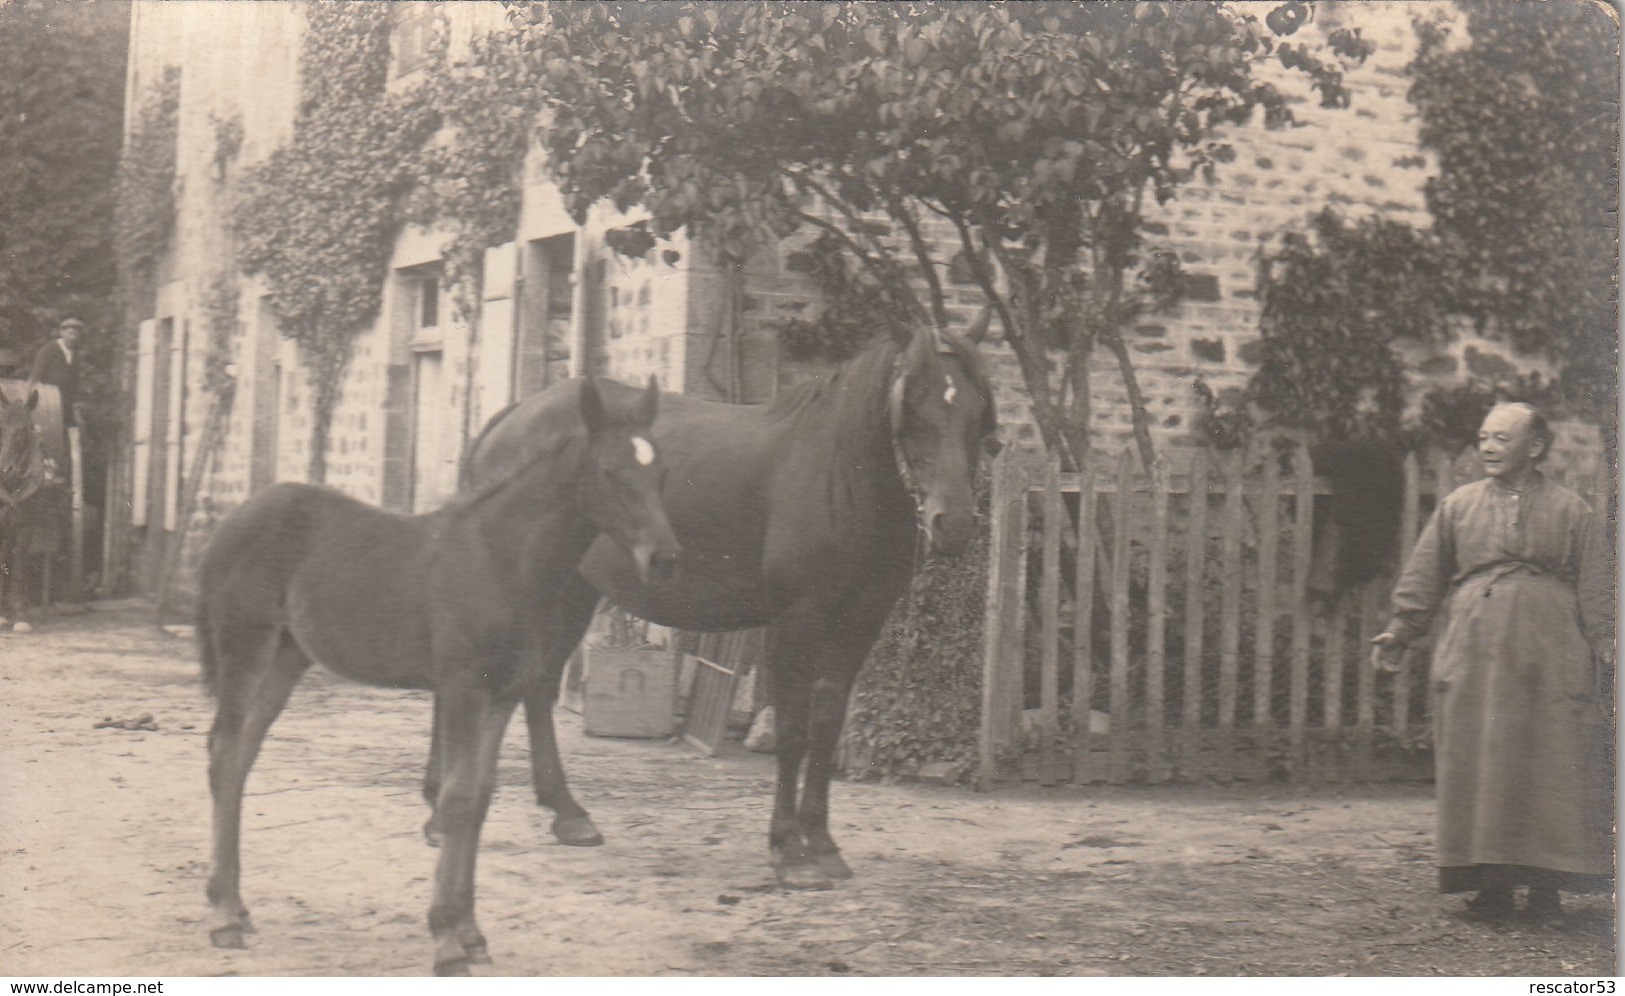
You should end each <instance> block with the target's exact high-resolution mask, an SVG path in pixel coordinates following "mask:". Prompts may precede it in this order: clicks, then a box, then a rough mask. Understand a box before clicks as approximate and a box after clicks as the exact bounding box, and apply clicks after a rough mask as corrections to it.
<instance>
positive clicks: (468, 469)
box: [457, 401, 519, 491]
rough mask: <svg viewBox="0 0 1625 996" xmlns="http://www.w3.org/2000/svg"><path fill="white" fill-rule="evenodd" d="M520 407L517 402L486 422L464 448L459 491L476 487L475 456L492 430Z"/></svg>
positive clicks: (460, 462)
mask: <svg viewBox="0 0 1625 996" xmlns="http://www.w3.org/2000/svg"><path fill="white" fill-rule="evenodd" d="M518 407H519V402H517V401H515V402H513V403H512V404H510V405H508V407H506V408H504V409H502V410H501V411H499V412H497V413H496V414H495V415H492V416H491V418H490V421H488V422H486V423H485V427H484V428H482V429H481V430H480V432H479V435H477V436H475V437H474V439H473V441H472V442H470V443H469V444H468V446H467V447H465V448H464V450H463V458H462V459H461V460H459V461H458V462H457V490H459V491H467V490H469V489H470V488H472V487H473V486H474V454H475V453H478V452H479V449H480V444H481V443H483V442H485V437H486V436H489V435H490V434H491V430H492V429H495V428H496V427H497V423H498V422H501V421H502V420H503V419H505V418H507V417H508V416H509V415H510V414H512V413H513V410H514V409H515V408H518Z"/></svg>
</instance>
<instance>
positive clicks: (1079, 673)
mask: <svg viewBox="0 0 1625 996" xmlns="http://www.w3.org/2000/svg"><path fill="white" fill-rule="evenodd" d="M1098 536H1099V532H1098V531H1097V530H1096V528H1095V461H1094V455H1093V454H1092V453H1085V454H1084V455H1083V465H1082V466H1081V467H1079V468H1078V547H1077V551H1076V555H1077V581H1076V582H1075V583H1076V585H1077V590H1076V592H1075V593H1074V596H1075V597H1074V600H1073V606H1072V610H1073V613H1074V615H1073V618H1072V724H1073V736H1074V737H1076V739H1077V744H1076V760H1075V763H1074V768H1073V773H1072V779H1073V781H1076V782H1079V783H1086V782H1089V781H1093V780H1094V778H1095V770H1094V765H1093V763H1092V761H1093V751H1094V737H1093V736H1092V735H1091V734H1090V732H1089V717H1090V714H1091V713H1092V712H1093V711H1094V707H1095V666H1094V639H1095V546H1096V543H1097V541H1098Z"/></svg>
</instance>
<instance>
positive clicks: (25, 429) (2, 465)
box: [0, 391, 43, 510]
mask: <svg viewBox="0 0 1625 996" xmlns="http://www.w3.org/2000/svg"><path fill="white" fill-rule="evenodd" d="M38 403H39V392H38V391H29V392H28V400H27V401H16V402H12V401H7V400H6V395H5V392H3V391H0V510H3V509H4V508H6V507H8V506H10V505H14V504H16V503H17V502H20V501H22V500H23V499H24V498H26V497H28V496H29V494H31V493H33V491H34V490H35V489H36V488H38V487H39V485H40V483H41V478H42V476H43V475H42V473H41V466H42V465H41V461H40V448H39V438H38V436H37V434H36V433H35V430H34V406H35V405H37V404H38Z"/></svg>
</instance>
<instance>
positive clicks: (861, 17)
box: [516, 0, 1369, 463]
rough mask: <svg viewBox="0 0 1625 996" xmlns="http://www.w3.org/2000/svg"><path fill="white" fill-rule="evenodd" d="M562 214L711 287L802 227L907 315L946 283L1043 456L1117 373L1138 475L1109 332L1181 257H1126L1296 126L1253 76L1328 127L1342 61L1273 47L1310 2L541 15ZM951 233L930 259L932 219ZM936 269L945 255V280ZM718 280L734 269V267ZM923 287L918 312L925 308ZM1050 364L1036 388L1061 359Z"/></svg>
mask: <svg viewBox="0 0 1625 996" xmlns="http://www.w3.org/2000/svg"><path fill="white" fill-rule="evenodd" d="M517 14H518V16H516V21H517V22H518V23H519V24H520V25H521V31H522V33H523V35H524V44H525V45H526V47H527V51H528V52H529V54H530V58H531V59H532V63H533V66H534V67H535V70H536V73H537V76H538V86H539V88H540V89H541V91H542V93H543V95H544V100H545V104H546V106H545V110H544V123H543V126H542V129H541V133H540V134H541V140H542V142H543V144H544V145H545V147H546V151H547V155H548V162H549V168H550V170H551V171H552V173H553V176H554V178H555V179H556V181H557V182H558V184H559V186H560V188H561V190H562V191H563V194H564V197H565V200H566V203H567V204H568V205H569V207H570V208H571V210H572V211H573V212H574V214H575V215H576V217H577V220H578V221H584V220H585V216H586V214H587V212H588V210H589V209H591V208H592V207H593V206H594V205H596V204H598V203H599V202H601V201H605V200H607V201H608V202H610V203H612V204H613V205H615V206H616V207H617V208H621V209H623V210H624V209H631V208H634V207H637V208H642V209H644V210H645V211H646V212H647V214H648V217H647V219H646V220H645V221H642V222H639V223H637V224H636V225H634V226H632V227H631V228H630V230H629V231H627V232H625V233H623V236H622V239H621V240H620V242H619V245H620V246H621V247H622V248H624V249H627V250H630V251H632V252H643V251H646V250H648V249H650V248H652V247H653V246H654V245H655V244H656V243H657V242H658V241H660V240H663V239H666V238H668V237H669V236H672V235H673V234H675V233H677V232H679V231H683V232H686V233H687V234H688V235H690V236H695V237H698V239H700V240H701V242H702V243H703V244H705V245H708V246H710V247H711V248H712V249H713V250H714V251H715V252H716V253H718V254H719V256H720V258H721V261H722V262H724V263H725V264H730V263H731V264H737V263H738V262H740V261H742V260H743V259H745V258H746V257H748V256H749V255H751V254H752V253H753V252H755V251H759V250H760V249H761V248H763V247H764V246H769V245H773V244H774V243H775V242H776V241H777V240H780V239H782V238H784V237H786V236H788V235H790V234H792V233H794V232H796V231H798V230H801V229H807V228H811V229H814V230H817V232H819V233H820V235H821V237H823V238H825V239H827V240H831V241H832V242H833V243H835V244H838V245H839V246H840V247H841V248H842V249H843V250H844V251H845V252H846V253H847V254H848V257H849V259H851V260H852V261H853V262H854V265H855V266H856V267H858V268H859V272H860V273H861V274H862V276H863V278H864V279H866V280H867V281H868V282H869V283H870V284H871V285H873V286H875V287H878V288H880V289H881V291H882V293H883V294H884V295H885V296H886V298H887V299H888V300H889V301H890V303H891V306H892V308H893V309H894V311H895V312H896V313H897V314H898V315H899V316H903V317H906V318H907V319H908V320H911V321H913V322H916V323H920V324H928V325H930V324H934V325H938V326H944V325H946V324H947V321H948V318H947V310H946V308H947V298H946V294H945V293H944V289H943V275H944V272H945V271H946V270H947V268H948V267H949V266H950V265H958V266H961V267H963V268H964V269H965V270H966V271H968V273H969V274H970V276H971V277H972V279H973V280H974V281H975V283H976V284H978V285H979V286H980V287H981V289H982V291H983V293H984V294H986V296H987V298H988V301H989V302H990V304H991V306H992V307H993V308H994V310H995V311H996V313H997V314H998V316H999V318H1000V321H1001V323H1002V325H1003V326H1004V329H1005V338H1006V340H1007V341H1008V342H1009V344H1010V346H1011V347H1012V349H1013V351H1014V353H1015V356H1016V358H1017V360H1018V362H1019V364H1020V366H1021V370H1022V373H1023V376H1024V379H1025V382H1026V385H1027V387H1028V389H1029V391H1030V393H1031V398H1032V404H1033V411H1034V415H1035V418H1036V421H1037V423H1038V427H1039V430H1040V433H1041V435H1042V437H1043V440H1044V442H1045V444H1046V446H1048V447H1049V448H1050V449H1051V450H1052V451H1054V452H1058V453H1060V454H1061V455H1062V457H1063V459H1064V460H1065V461H1067V462H1069V463H1075V462H1076V460H1077V458H1078V456H1079V455H1080V454H1081V453H1082V452H1083V451H1084V450H1085V448H1086V447H1087V440H1088V437H1089V420H1090V414H1091V412H1090V395H1089V371H1090V367H1091V365H1092V363H1093V362H1094V357H1095V351H1096V348H1097V347H1104V349H1105V350H1106V351H1107V352H1108V353H1109V354H1110V355H1111V356H1112V357H1113V358H1114V359H1115V361H1116V364H1117V367H1118V369H1119V371H1120V372H1121V375H1122V376H1123V378H1124V381H1125V384H1126V386H1127V388H1128V392H1129V396H1130V399H1131V401H1132V403H1133V405H1134V422H1135V431H1136V438H1137V440H1138V442H1139V445H1140V450H1141V455H1142V457H1143V458H1144V459H1145V460H1146V461H1147V462H1149V461H1150V459H1151V457H1152V452H1151V440H1150V429H1149V418H1148V416H1147V414H1146V411H1145V406H1144V403H1143V399H1142V397H1141V394H1140V390H1139V386H1138V381H1137V379H1136V376H1135V372H1134V367H1133V363H1132V360H1131V358H1130V354H1129V351H1128V348H1127V345H1126V343H1125V341H1124V338H1123V330H1124V328H1125V327H1128V326H1130V325H1131V324H1132V322H1133V320H1134V317H1135V316H1136V315H1137V314H1139V313H1141V312H1143V311H1144V310H1146V309H1148V308H1152V307H1156V306H1158V305H1161V304H1167V303H1170V302H1171V301H1172V300H1173V299H1174V297H1175V293H1176V288H1177V260H1176V257H1175V256H1174V255H1173V254H1172V253H1155V252H1152V251H1150V249H1149V247H1148V246H1147V245H1146V243H1145V242H1144V240H1143V238H1142V235H1141V221H1142V218H1143V213H1144V211H1145V210H1147V209H1148V207H1149V199H1154V200H1155V201H1157V202H1159V203H1160V202H1165V201H1167V200H1169V199H1170V198H1172V197H1174V196H1175V194H1176V193H1177V191H1178V189H1179V188H1180V186H1181V185H1182V184H1185V183H1187V182H1188V181H1190V180H1191V179H1192V178H1193V177H1195V176H1197V175H1199V174H1200V173H1203V172H1204V171H1205V172H1208V173H1209V174H1211V171H1212V169H1213V167H1214V165H1215V164H1216V163H1220V162H1223V161H1226V160H1227V159H1228V158H1229V150H1228V148H1227V147H1226V146H1225V145H1224V144H1223V142H1222V141H1220V140H1219V134H1220V130H1221V128H1222V127H1223V126H1225V125H1227V124H1233V123H1237V122H1242V121H1245V120H1248V119H1249V118H1251V117H1252V116H1253V115H1254V113H1255V112H1258V111H1259V110H1260V109H1262V113H1263V114H1264V116H1265V119H1266V121H1267V122H1269V123H1271V124H1276V125H1279V124H1284V123H1286V122H1287V121H1289V120H1290V112H1289V111H1288V109H1287V100H1286V98H1285V96H1284V95H1283V94H1282V93H1281V92H1280V91H1278V90H1277V89H1276V88H1275V87H1274V86H1273V85H1271V84H1270V83H1268V82H1265V81H1262V80H1260V79H1259V78H1258V76H1257V75H1256V70H1257V69H1258V68H1259V67H1260V66H1261V65H1262V64H1263V63H1264V62H1265V61H1266V60H1270V59H1274V60H1278V61H1279V62H1280V63H1281V64H1283V65H1285V66H1287V67H1289V68H1291V69H1296V70H1300V71H1302V72H1303V73H1305V74H1306V75H1307V77H1308V78H1309V80H1310V81H1311V83H1312V85H1313V86H1314V87H1315V89H1317V90H1318V91H1319V93H1320V95H1321V99H1322V101H1323V102H1325V103H1327V104H1329V105H1334V106H1336V105H1342V104H1345V103H1346V102H1347V96H1346V94H1345V93H1344V91H1343V89H1342V86H1341V74H1340V66H1341V64H1340V63H1339V62H1337V61H1336V59H1359V58H1363V57H1364V56H1365V55H1366V54H1367V53H1368V52H1369V46H1368V44H1367V43H1366V42H1364V41H1363V40H1362V39H1361V38H1360V37H1359V35H1358V32H1357V31H1347V30H1344V31H1339V32H1334V33H1333V34H1332V35H1331V36H1329V43H1330V47H1331V49H1332V53H1331V55H1332V56H1335V57H1336V58H1335V59H1334V58H1327V59H1323V58H1322V57H1321V56H1320V55H1318V54H1316V53H1314V52H1311V51H1310V50H1309V49H1308V48H1307V47H1305V46H1303V45H1295V44H1292V43H1289V42H1280V41H1278V40H1277V39H1276V37H1275V32H1279V33H1282V34H1288V33H1291V32H1292V31H1295V30H1296V27H1297V25H1298V24H1299V23H1300V22H1301V21H1302V19H1303V16H1304V8H1303V6H1302V5H1301V4H1297V3H1290V4H1283V5H1281V6H1279V7H1278V8H1276V9H1275V10H1273V11H1271V12H1270V14H1269V16H1268V18H1267V20H1268V22H1269V26H1268V27H1266V26H1265V25H1264V24H1261V23H1260V22H1259V20H1258V18H1257V17H1255V16H1253V14H1252V12H1251V10H1250V9H1248V8H1246V7H1244V6H1229V5H1220V4H1211V3H1201V4H1163V3H1132V2H1117V0H1099V2H1087V3H1044V4H1008V5H1004V4H1001V5H983V4H959V3H930V2H922V3H911V4H890V3H888V4H845V3H843V4H738V5H727V4H699V3H684V4H661V5H622V4H543V5H532V6H529V7H523V8H520V9H519V11H518V12H517ZM932 219H940V220H941V221H942V222H944V223H946V225H947V226H948V227H949V229H950V230H951V231H952V232H953V233H954V239H953V245H952V246H951V248H950V249H949V250H948V251H947V252H944V251H943V250H941V249H939V247H938V246H937V245H936V244H934V243H933V241H932V240H931V238H930V237H929V232H928V230H927V222H928V221H930V220H932ZM945 257H946V258H945ZM734 268H735V267H734V266H731V265H729V266H725V267H724V269H725V271H726V270H732V269H734ZM916 287H917V288H918V292H917V291H916ZM1057 356H1058V357H1062V358H1063V359H1062V361H1061V363H1060V368H1061V373H1060V376H1059V377H1058V378H1057V377H1055V376H1054V375H1053V371H1054V365H1053V364H1052V358H1053V357H1057Z"/></svg>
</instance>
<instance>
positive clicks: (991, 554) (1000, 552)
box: [976, 446, 1025, 792]
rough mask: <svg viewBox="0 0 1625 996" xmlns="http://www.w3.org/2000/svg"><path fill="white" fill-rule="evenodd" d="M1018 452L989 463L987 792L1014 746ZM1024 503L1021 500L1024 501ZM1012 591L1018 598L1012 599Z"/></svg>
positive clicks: (983, 734)
mask: <svg viewBox="0 0 1625 996" xmlns="http://www.w3.org/2000/svg"><path fill="white" fill-rule="evenodd" d="M1016 459H1017V456H1016V449H1015V447H1013V446H1009V447H1005V449H1004V450H1003V451H1001V452H1000V453H999V455H998V456H997V457H996V458H995V459H994V461H993V475H992V476H993V482H992V487H993V498H992V508H991V514H990V521H989V524H988V530H989V532H988V572H987V611H986V613H985V615H984V616H983V620H982V723H981V729H980V736H979V740H978V744H977V746H978V748H979V761H980V764H979V770H978V771H977V776H976V787H977V788H979V789H981V790H982V791H984V792H985V791H987V790H989V789H991V788H992V787H993V785H994V783H995V782H996V781H997V780H998V777H999V765H998V761H999V757H998V754H999V748H1000V747H1001V746H1004V745H1009V744H1011V743H1013V742H1014V737H1013V733H1014V731H1012V730H1010V729H1009V728H1008V727H1007V726H1006V725H1005V722H1004V719H1005V711H1006V710H1005V708H1004V696H1003V694H1002V692H1003V689H1004V684H1005V683H1004V672H1005V670H1006V669H1008V668H1010V667H1016V668H1019V667H1020V666H1021V664H1020V662H1019V661H1015V662H1011V661H1006V660H1005V659H1004V656H1003V654H1004V647H1005V633H1004V622H1005V618H1006V616H1007V613H1006V611H1005V606H1006V603H1007V602H1008V601H1009V600H1010V599H1011V598H1012V597H1016V598H1019V591H1020V584H1019V582H1020V578H1018V577H1015V576H1014V575H1013V572H1012V571H1011V569H1010V556H1009V554H1010V549H1009V548H1010V542H1011V519H1012V518H1013V514H1012V513H1013V505H1014V498H1013V495H1018V494H1019V492H1018V489H1017V488H1016V487H1015V483H1014V477H1015V474H1014V462H1015V461H1016ZM1022 500H1023V501H1024V500H1025V499H1024V498H1023V499H1022ZM1012 589H1014V591H1015V593H1016V594H1014V595H1013V594H1012Z"/></svg>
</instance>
